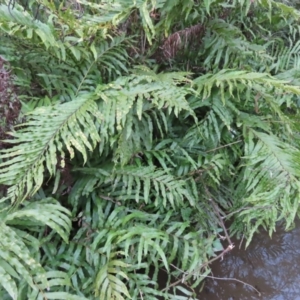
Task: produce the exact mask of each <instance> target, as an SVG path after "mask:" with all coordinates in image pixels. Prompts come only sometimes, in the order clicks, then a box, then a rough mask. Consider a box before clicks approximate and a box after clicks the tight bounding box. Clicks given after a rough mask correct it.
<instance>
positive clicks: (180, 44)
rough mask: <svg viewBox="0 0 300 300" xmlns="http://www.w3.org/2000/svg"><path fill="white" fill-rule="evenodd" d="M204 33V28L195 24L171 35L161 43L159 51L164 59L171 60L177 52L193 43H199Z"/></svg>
mask: <svg viewBox="0 0 300 300" xmlns="http://www.w3.org/2000/svg"><path fill="white" fill-rule="evenodd" d="M204 33H205V26H204V25H203V24H197V25H194V26H192V27H189V28H185V29H183V30H179V31H177V32H174V33H173V34H171V35H170V36H169V37H168V38H167V39H166V40H165V41H164V43H163V45H162V47H161V49H162V52H163V55H164V57H165V58H166V59H172V58H174V57H175V56H176V54H177V53H178V51H179V50H181V49H183V48H184V47H185V46H186V45H188V44H189V43H191V42H192V41H193V42H195V41H196V42H199V43H201V38H202V37H203V35H204Z"/></svg>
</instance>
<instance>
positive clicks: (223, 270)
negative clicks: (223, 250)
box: [198, 221, 300, 300]
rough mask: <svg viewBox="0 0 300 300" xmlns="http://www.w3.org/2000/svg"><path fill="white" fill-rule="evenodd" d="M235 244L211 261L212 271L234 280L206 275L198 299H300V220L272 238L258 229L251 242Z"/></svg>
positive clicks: (219, 275)
mask: <svg viewBox="0 0 300 300" xmlns="http://www.w3.org/2000/svg"><path fill="white" fill-rule="evenodd" d="M239 243H240V241H237V240H236V241H235V245H236V246H235V248H234V249H233V250H232V251H231V252H230V253H229V254H226V256H224V259H223V261H217V262H216V263H214V264H212V266H211V267H212V275H213V276H215V277H220V278H226V279H229V278H236V279H238V280H241V281H244V282H246V283H247V284H249V285H252V286H254V287H255V288H256V289H257V290H258V291H259V293H260V294H258V292H257V291H255V290H254V289H253V288H251V287H250V286H249V285H244V284H242V283H240V282H237V281H234V280H213V279H207V281H206V285H205V288H204V289H203V291H202V293H201V294H200V295H199V296H198V299H201V300H248V299H249V300H250V299H251V300H252V299H263V300H300V221H297V222H296V228H295V229H294V230H292V231H289V232H285V231H284V229H283V228H281V227H279V228H278V229H277V232H276V233H274V234H273V236H272V239H270V237H269V236H268V234H267V233H265V232H260V233H259V234H257V235H256V236H255V237H254V238H253V241H252V243H251V244H250V246H249V247H248V248H247V250H245V246H244V245H243V246H242V248H241V249H239Z"/></svg>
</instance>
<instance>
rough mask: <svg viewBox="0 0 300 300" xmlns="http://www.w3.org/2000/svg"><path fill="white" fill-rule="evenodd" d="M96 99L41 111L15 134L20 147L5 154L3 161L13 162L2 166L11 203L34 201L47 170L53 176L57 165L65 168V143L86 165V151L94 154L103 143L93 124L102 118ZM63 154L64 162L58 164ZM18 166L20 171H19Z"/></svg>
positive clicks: (1, 177)
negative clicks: (87, 128)
mask: <svg viewBox="0 0 300 300" xmlns="http://www.w3.org/2000/svg"><path fill="white" fill-rule="evenodd" d="M94 99H95V96H93V95H91V94H87V95H84V96H83V95H82V96H80V97H78V99H76V100H74V101H72V102H69V103H65V104H62V105H61V106H57V107H55V108H54V109H53V108H51V109H50V110H49V109H48V110H47V109H45V108H39V109H37V110H35V111H34V112H32V113H31V114H30V116H29V120H28V122H27V124H26V127H25V128H23V129H20V130H19V131H17V132H13V133H11V135H12V136H13V137H14V138H15V139H14V140H13V141H14V142H13V143H14V144H16V146H13V147H12V148H10V149H7V150H1V158H2V159H6V158H11V159H10V160H7V161H5V162H2V163H1V165H0V168H1V174H0V182H1V183H2V184H6V185H11V187H10V188H9V189H8V192H7V196H6V198H7V199H10V201H11V202H12V203H15V202H20V201H22V200H24V199H25V198H26V197H30V196H31V195H33V194H34V193H35V192H36V191H37V190H38V189H39V188H40V186H41V185H42V183H43V177H44V171H45V169H47V170H48V172H49V173H50V175H51V176H53V175H55V174H56V168H57V165H61V166H64V157H65V151H64V149H63V144H62V143H64V144H65V145H66V148H67V149H68V152H69V155H70V157H71V158H72V157H74V148H75V149H76V150H78V151H79V152H81V153H82V155H83V157H84V160H85V161H86V159H87V152H86V148H88V149H89V150H93V148H94V147H95V145H96V143H97V142H99V140H100V137H99V134H98V133H97V130H96V127H95V125H94V123H93V121H92V119H93V118H94V117H93V114H95V115H97V116H98V111H97V107H96V104H95V102H94ZM84 113H85V114H84ZM41 115H44V118H42V117H41ZM79 124H80V125H82V126H83V127H89V132H88V133H85V132H83V131H82V129H81V128H80V125H79ZM69 130H71V131H69ZM89 138H90V139H91V142H90V141H89V140H88V139H89ZM7 142H11V140H9V141H7ZM73 147H74V148H73ZM59 154H60V155H61V157H62V161H61V162H58V161H57V155H59ZM16 162H18V170H16V169H15V167H16V165H15V163H16Z"/></svg>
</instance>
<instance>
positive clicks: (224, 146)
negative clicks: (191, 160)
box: [205, 140, 242, 153]
mask: <svg viewBox="0 0 300 300" xmlns="http://www.w3.org/2000/svg"><path fill="white" fill-rule="evenodd" d="M240 142H242V140H238V141H235V142H232V143H229V144H226V145H223V146H220V147H217V148H214V149H211V150H208V151H205V152H206V153H209V152H212V151H215V150H218V149H222V148H226V147H228V146H231V145H234V144H237V143H240Z"/></svg>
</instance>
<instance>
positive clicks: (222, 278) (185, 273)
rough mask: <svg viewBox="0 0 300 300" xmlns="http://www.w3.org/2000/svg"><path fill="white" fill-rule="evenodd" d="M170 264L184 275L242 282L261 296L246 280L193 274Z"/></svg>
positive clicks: (173, 284) (177, 282) (178, 281)
mask: <svg viewBox="0 0 300 300" xmlns="http://www.w3.org/2000/svg"><path fill="white" fill-rule="evenodd" d="M171 266H172V267H173V268H175V269H177V270H178V271H180V272H182V273H183V274H184V275H197V276H200V277H205V278H211V279H217V280H232V281H236V282H239V283H242V284H244V285H246V286H249V287H251V288H252V289H253V290H255V291H256V292H257V294H258V295H259V296H261V293H260V291H259V290H258V289H256V288H255V287H254V286H253V285H251V284H249V283H247V282H244V281H242V280H239V279H236V278H225V277H215V276H209V275H200V274H195V273H187V272H184V271H183V270H181V269H179V268H178V267H176V266H175V265H173V264H171ZM183 279H184V277H182V279H180V280H177V281H175V282H173V283H172V284H170V285H169V286H168V287H166V288H164V289H163V290H162V292H163V291H165V290H167V289H169V288H170V287H172V286H175V285H177V284H179V283H180V282H182V281H183Z"/></svg>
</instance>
